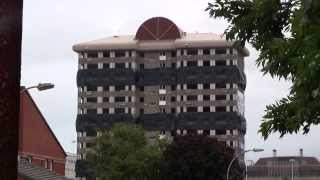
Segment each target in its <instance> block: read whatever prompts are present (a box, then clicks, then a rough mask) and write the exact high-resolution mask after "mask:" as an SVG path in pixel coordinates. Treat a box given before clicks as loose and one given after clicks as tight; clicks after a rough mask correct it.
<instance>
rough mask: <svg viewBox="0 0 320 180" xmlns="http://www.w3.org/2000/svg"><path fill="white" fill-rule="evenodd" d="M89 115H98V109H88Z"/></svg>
mask: <svg viewBox="0 0 320 180" xmlns="http://www.w3.org/2000/svg"><path fill="white" fill-rule="evenodd" d="M87 114H97V109H87Z"/></svg>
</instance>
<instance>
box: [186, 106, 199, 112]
mask: <svg viewBox="0 0 320 180" xmlns="http://www.w3.org/2000/svg"><path fill="white" fill-rule="evenodd" d="M187 112H198V108H197V107H187Z"/></svg>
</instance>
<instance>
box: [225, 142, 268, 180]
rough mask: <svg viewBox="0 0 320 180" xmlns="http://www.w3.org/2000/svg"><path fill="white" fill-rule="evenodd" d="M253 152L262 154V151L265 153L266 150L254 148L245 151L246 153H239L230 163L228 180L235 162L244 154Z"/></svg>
mask: <svg viewBox="0 0 320 180" xmlns="http://www.w3.org/2000/svg"><path fill="white" fill-rule="evenodd" d="M251 151H252V152H262V151H264V149H259V148H253V149H248V150H244V151H242V152H240V153H238V154H237V155H236V156H235V157H234V158H233V159H232V160H231V161H230V163H229V166H228V169H227V180H229V172H230V168H231V166H232V164H233V162H234V161H235V160H236V159H238V157H239V156H241V155H243V154H245V153H247V152H251Z"/></svg>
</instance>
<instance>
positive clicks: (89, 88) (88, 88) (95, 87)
mask: <svg viewBox="0 0 320 180" xmlns="http://www.w3.org/2000/svg"><path fill="white" fill-rule="evenodd" d="M87 91H97V86H87Z"/></svg>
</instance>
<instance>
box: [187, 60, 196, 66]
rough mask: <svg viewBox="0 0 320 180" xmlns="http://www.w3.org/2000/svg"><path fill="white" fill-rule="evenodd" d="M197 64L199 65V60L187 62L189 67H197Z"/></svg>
mask: <svg viewBox="0 0 320 180" xmlns="http://www.w3.org/2000/svg"><path fill="white" fill-rule="evenodd" d="M196 66H198V62H197V61H188V62H187V67H196Z"/></svg>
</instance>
